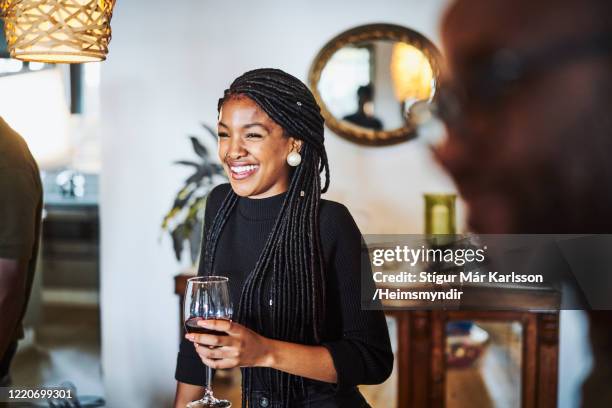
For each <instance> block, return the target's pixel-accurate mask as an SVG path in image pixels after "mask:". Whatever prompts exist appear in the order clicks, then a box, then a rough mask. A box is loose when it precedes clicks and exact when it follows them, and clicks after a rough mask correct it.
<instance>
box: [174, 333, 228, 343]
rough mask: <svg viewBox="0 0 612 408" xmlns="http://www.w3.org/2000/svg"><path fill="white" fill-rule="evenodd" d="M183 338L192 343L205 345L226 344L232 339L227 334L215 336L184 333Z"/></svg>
mask: <svg viewBox="0 0 612 408" xmlns="http://www.w3.org/2000/svg"><path fill="white" fill-rule="evenodd" d="M185 338H186V339H187V340H189V341H192V342H194V343H199V344H204V345H206V346H227V345H229V344H230V343H231V342H232V340H231V339H230V338H229V337H228V336H215V335H214V334H198V333H190V334H186V335H185Z"/></svg>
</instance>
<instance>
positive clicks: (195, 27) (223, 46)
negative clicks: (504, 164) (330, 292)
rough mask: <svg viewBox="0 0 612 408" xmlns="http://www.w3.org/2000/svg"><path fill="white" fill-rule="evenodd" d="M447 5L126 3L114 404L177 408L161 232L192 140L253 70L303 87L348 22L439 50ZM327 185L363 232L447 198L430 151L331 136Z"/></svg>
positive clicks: (114, 55)
mask: <svg viewBox="0 0 612 408" xmlns="http://www.w3.org/2000/svg"><path fill="white" fill-rule="evenodd" d="M445 3H446V1H445V0H435V1H434V0H428V1H419V0H381V1H354V0H350V1H349V0H341V1H339V0H334V1H333V2H330V1H323V0H315V1H313V0H309V1H300V2H295V1H294V2H288V1H280V0H278V1H259V2H252V1H247V0H240V1H231V2H229V1H227V2H223V1H203V0H180V1H175V2H168V1H161V0H146V1H145V0H130V1H120V2H118V3H117V6H116V9H115V14H114V17H113V21H112V27H113V40H112V42H111V44H110V55H109V58H108V60H107V61H106V62H105V63H104V64H103V65H102V73H101V75H102V77H101V81H102V82H101V98H102V99H101V109H102V111H101V123H102V132H101V135H102V136H101V137H102V179H101V220H102V246H101V248H102V249H101V250H102V253H101V258H102V273H101V291H102V293H101V301H102V333H103V339H102V348H103V367H104V378H105V386H106V391H107V398H108V406H110V407H131V408H138V407H149V406H153V407H161V406H168V405H169V401H170V398H171V396H172V394H173V390H174V381H173V375H174V364H175V355H176V351H177V329H178V306H177V298H176V296H175V295H174V294H173V280H172V278H173V276H174V275H175V274H177V273H178V272H179V269H180V268H179V266H178V265H177V263H176V262H175V261H174V259H173V256H172V251H171V246H170V243H169V241H168V240H167V239H163V240H162V241H161V243H160V241H159V237H160V230H159V224H160V220H161V217H162V214H163V213H164V212H165V211H167V210H168V208H169V205H170V203H171V200H172V198H173V195H174V193H175V192H176V190H177V188H178V186H179V184H180V183H181V182H182V180H183V179H184V177H185V176H186V175H187V173H186V170H185V169H182V168H180V167H176V166H172V165H171V162H172V161H173V160H176V159H181V158H188V157H191V154H192V153H191V148H190V146H189V144H188V141H187V138H186V136H187V134H189V133H191V132H199V130H198V123H199V122H200V121H205V122H207V123H210V124H214V123H215V119H216V104H217V99H218V98H219V96H220V95H221V93H222V91H223V89H224V88H226V87H227V86H228V85H229V83H230V81H231V80H232V79H233V78H235V77H236V76H238V75H239V74H241V73H243V72H244V71H246V70H249V69H252V68H257V67H265V66H269V67H278V68H281V69H284V70H287V71H288V72H291V73H293V74H295V75H296V76H298V77H300V78H302V79H304V80H305V79H306V76H307V72H308V68H309V66H310V63H311V61H312V58H313V57H314V55H315V54H316V53H317V51H318V50H319V49H320V47H321V46H323V45H324V44H325V43H326V42H327V41H328V40H329V39H330V38H331V37H332V36H334V35H336V34H338V33H340V32H341V31H344V30H346V29H348V28H350V27H354V26H357V25H360V24H365V23H372V22H390V23H396V24H401V25H405V26H408V27H412V28H414V29H416V30H418V31H420V32H422V33H423V34H425V35H427V36H428V37H430V38H431V39H433V41H434V42H437V40H438V35H437V23H438V18H439V15H440V13H441V10H442V7H443V5H444V4H445ZM326 137H327V139H326V145H327V149H328V154H329V157H330V163H331V172H332V173H331V174H332V187H331V190H330V193H329V194H328V195H327V197H328V198H331V199H335V200H338V201H342V202H344V203H345V204H347V205H348V207H349V208H350V209H351V211H352V212H353V214H354V216H355V218H356V219H357V221H358V223H359V225H360V226H361V228H362V231H363V232H369V233H381V232H384V233H395V232H414V233H418V232H421V230H422V229H423V222H422V218H423V216H422V213H423V207H422V198H421V194H422V193H423V192H425V191H449V190H452V187H451V184H450V182H449V181H448V179H447V178H446V177H445V176H443V174H442V173H441V171H440V170H439V169H438V168H437V167H436V166H435V165H434V164H433V162H432V160H431V159H430V157H429V155H428V153H427V150H426V148H425V147H424V146H423V145H422V144H421V143H419V142H415V141H413V142H408V143H403V144H400V145H397V146H391V147H384V148H366V147H360V146H357V145H354V144H352V143H349V142H346V141H345V140H343V139H341V138H339V137H338V136H336V135H334V134H332V133H331V132H328V133H327V135H326Z"/></svg>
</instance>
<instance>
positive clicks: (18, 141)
mask: <svg viewBox="0 0 612 408" xmlns="http://www.w3.org/2000/svg"><path fill="white" fill-rule="evenodd" d="M0 168H2V169H4V171H8V170H7V169H10V168H12V169H18V170H24V171H27V172H36V173H37V172H38V167H37V165H36V162H35V161H34V158H33V157H32V154H31V153H30V149H29V148H28V145H27V143H26V141H25V140H24V139H23V138H22V137H21V136H20V135H19V134H18V133H17V132H15V131H14V130H13V129H12V128H11V127H10V126H9V125H8V124H7V123H6V122H4V121H3V120H2V118H0Z"/></svg>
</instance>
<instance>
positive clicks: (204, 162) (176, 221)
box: [161, 123, 227, 265]
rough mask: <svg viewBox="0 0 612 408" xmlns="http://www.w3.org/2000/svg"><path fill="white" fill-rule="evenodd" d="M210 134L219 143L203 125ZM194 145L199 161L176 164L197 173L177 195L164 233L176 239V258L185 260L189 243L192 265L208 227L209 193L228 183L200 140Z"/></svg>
mask: <svg viewBox="0 0 612 408" xmlns="http://www.w3.org/2000/svg"><path fill="white" fill-rule="evenodd" d="M202 127H203V128H204V129H205V130H206V133H207V134H208V135H209V136H211V137H213V138H214V140H215V143H216V141H217V133H216V132H215V131H214V130H213V129H212V128H211V127H210V126H208V125H206V124H204V123H202ZM189 139H190V140H191V145H192V147H193V150H194V152H195V154H196V155H197V156H198V160H197V161H194V160H178V161H176V162H174V164H180V165H183V166H190V167H193V169H194V172H193V174H191V175H190V176H189V177H188V178H187V179H186V180H185V182H184V184H183V186H182V187H181V189H180V190H179V191H178V193H177V194H176V197H175V198H174V202H173V204H172V208H171V209H170V211H168V213H167V214H166V215H165V216H164V219H163V221H162V225H161V227H162V230H163V231H165V232H167V233H168V234H169V235H170V237H171V238H172V245H173V248H174V255H175V256H176V259H177V261H180V260H181V256H182V253H183V249H184V248H185V242H188V243H189V250H190V257H191V263H192V265H195V264H196V262H197V260H198V255H199V252H200V245H201V242H202V237H201V234H202V226H203V223H204V208H205V206H206V197H207V196H208V193H210V191H211V190H212V189H213V187H215V186H216V185H217V184H220V183H222V182H224V181H227V177H226V176H225V172H224V170H223V166H221V165H220V164H219V163H216V162H213V161H212V158H211V156H210V153H209V152H208V149H207V148H206V147H205V146H204V145H203V144H202V143H201V142H200V140H199V139H198V137H196V136H189Z"/></svg>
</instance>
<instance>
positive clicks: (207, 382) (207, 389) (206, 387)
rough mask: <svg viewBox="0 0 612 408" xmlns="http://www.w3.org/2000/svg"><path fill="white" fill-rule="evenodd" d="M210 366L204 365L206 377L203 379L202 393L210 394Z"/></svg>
mask: <svg viewBox="0 0 612 408" xmlns="http://www.w3.org/2000/svg"><path fill="white" fill-rule="evenodd" d="M212 373H213V371H212V368H210V367H209V366H206V379H205V381H204V395H205V396H212V385H211V383H212Z"/></svg>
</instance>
